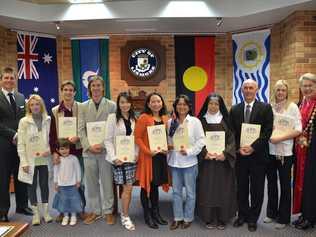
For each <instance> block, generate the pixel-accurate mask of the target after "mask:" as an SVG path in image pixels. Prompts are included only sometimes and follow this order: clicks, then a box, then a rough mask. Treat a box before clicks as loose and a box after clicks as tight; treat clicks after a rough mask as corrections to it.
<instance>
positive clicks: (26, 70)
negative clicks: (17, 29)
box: [17, 34, 39, 80]
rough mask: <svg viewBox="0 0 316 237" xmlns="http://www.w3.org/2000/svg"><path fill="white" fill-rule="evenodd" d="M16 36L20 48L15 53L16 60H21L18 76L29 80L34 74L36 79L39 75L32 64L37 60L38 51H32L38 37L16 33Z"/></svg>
mask: <svg viewBox="0 0 316 237" xmlns="http://www.w3.org/2000/svg"><path fill="white" fill-rule="evenodd" d="M17 37H18V44H19V46H20V47H21V49H22V51H20V52H18V55H17V58H18V61H21V66H20V67H19V71H18V77H19V79H21V78H22V76H23V77H24V78H25V79H27V80H29V79H32V78H33V76H34V78H35V79H38V78H39V75H38V72H37V70H36V67H35V65H34V62H37V61H38V53H34V50H35V47H36V44H37V41H38V37H36V36H31V35H22V34H18V35H17Z"/></svg>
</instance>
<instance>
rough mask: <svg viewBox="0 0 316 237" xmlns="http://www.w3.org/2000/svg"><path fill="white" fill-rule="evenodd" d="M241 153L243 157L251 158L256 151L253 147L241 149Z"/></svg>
mask: <svg viewBox="0 0 316 237" xmlns="http://www.w3.org/2000/svg"><path fill="white" fill-rule="evenodd" d="M239 152H240V154H241V155H242V156H249V155H251V154H252V153H253V152H254V149H253V148H252V147H251V146H243V147H240V149H239Z"/></svg>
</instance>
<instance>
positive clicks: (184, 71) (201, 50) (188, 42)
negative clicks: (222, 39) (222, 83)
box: [175, 36, 215, 115]
mask: <svg viewBox="0 0 316 237" xmlns="http://www.w3.org/2000/svg"><path fill="white" fill-rule="evenodd" d="M214 46H215V37H212V36H176V37H175V64H176V95H177V96H178V95H180V94H185V95H187V96H189V98H190V100H191V103H192V107H193V113H194V114H195V115H197V114H198V113H199V112H200V109H201V107H202V105H203V103H204V100H205V98H206V97H207V96H208V95H209V94H210V93H211V92H213V91H214V84H215V50H214V49H215V47H214Z"/></svg>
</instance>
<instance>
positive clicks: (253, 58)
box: [237, 40, 266, 72]
mask: <svg viewBox="0 0 316 237" xmlns="http://www.w3.org/2000/svg"><path fill="white" fill-rule="evenodd" d="M265 54H266V52H265V50H264V49H263V48H262V46H261V45H260V44H259V43H258V42H256V41H253V40H250V41H246V42H245V43H244V44H243V45H242V46H241V48H240V49H239V50H238V54H237V61H238V62H239V65H240V66H241V67H242V68H243V69H244V70H245V71H247V72H249V71H253V70H257V69H258V68H259V66H260V65H261V64H262V63H263V61H264V58H265Z"/></svg>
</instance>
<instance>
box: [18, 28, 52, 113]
mask: <svg viewBox="0 0 316 237" xmlns="http://www.w3.org/2000/svg"><path fill="white" fill-rule="evenodd" d="M56 56H57V55H56V39H55V38H54V37H46V36H45V37H42V36H41V35H35V34H30V33H18V34H17V64H18V78H19V80H18V88H19V91H20V92H21V93H23V94H24V95H25V97H28V96H29V95H30V94H39V95H40V96H41V97H42V98H43V99H44V101H45V105H46V108H47V111H48V112H50V109H51V108H52V107H53V106H55V105H56V104H58V74H57V57H56ZM34 79H35V80H34Z"/></svg>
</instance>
